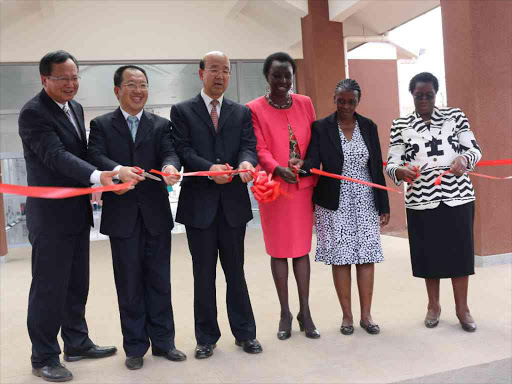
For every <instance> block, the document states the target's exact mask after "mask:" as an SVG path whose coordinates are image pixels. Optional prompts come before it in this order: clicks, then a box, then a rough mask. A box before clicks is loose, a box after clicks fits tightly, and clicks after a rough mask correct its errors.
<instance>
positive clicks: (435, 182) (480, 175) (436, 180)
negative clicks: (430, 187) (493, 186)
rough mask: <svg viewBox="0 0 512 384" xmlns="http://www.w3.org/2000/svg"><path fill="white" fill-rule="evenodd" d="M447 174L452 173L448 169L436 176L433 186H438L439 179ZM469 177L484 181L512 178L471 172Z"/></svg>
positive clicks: (511, 177) (510, 177)
mask: <svg viewBox="0 0 512 384" xmlns="http://www.w3.org/2000/svg"><path fill="white" fill-rule="evenodd" d="M489 165H490V164H489ZM449 173H452V172H451V171H450V170H449V169H448V170H447V171H444V172H443V173H441V174H440V175H439V176H437V177H436V179H435V181H434V185H440V184H441V179H442V178H443V176H444V175H447V174H449ZM471 176H478V177H483V178H485V179H492V180H510V179H512V176H505V177H498V176H489V175H483V174H481V173H476V172H471Z"/></svg>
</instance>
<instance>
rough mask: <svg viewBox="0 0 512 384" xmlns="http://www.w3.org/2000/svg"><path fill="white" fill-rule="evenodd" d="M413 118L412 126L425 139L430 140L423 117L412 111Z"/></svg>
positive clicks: (430, 135) (430, 136)
mask: <svg viewBox="0 0 512 384" xmlns="http://www.w3.org/2000/svg"><path fill="white" fill-rule="evenodd" d="M413 116H414V120H413V121H412V123H411V124H412V128H413V129H414V130H415V131H416V132H418V133H419V134H420V135H421V136H422V137H423V138H424V139H425V140H427V141H431V140H432V134H431V133H430V129H428V127H427V125H426V124H425V123H424V121H423V119H422V118H421V116H420V115H418V113H416V112H414V113H413Z"/></svg>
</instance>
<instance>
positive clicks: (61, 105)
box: [52, 99, 69, 110]
mask: <svg viewBox="0 0 512 384" xmlns="http://www.w3.org/2000/svg"><path fill="white" fill-rule="evenodd" d="M52 100H53V99H52ZM53 101H55V100H53ZM55 104H57V105H58V106H59V108H60V109H62V110H64V106H66V105H67V106H68V108H69V105H68V102H67V101H66V102H65V103H64V104H61V103H59V102H58V101H55Z"/></svg>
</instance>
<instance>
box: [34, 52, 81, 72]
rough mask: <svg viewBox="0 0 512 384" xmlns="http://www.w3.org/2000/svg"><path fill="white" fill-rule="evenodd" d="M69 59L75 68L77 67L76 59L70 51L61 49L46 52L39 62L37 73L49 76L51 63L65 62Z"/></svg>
mask: <svg viewBox="0 0 512 384" xmlns="http://www.w3.org/2000/svg"><path fill="white" fill-rule="evenodd" d="M69 59H71V60H73V63H75V65H76V68H77V69H79V67H78V61H76V59H75V57H74V56H73V55H72V54H71V53H69V52H66V51H62V50H59V51H53V52H50V53H47V54H46V55H44V56H43V58H42V59H41V61H40V62H39V74H40V75H41V76H51V74H52V66H53V64H61V63H65V62H66V61H68V60H69Z"/></svg>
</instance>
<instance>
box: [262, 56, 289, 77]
mask: <svg viewBox="0 0 512 384" xmlns="http://www.w3.org/2000/svg"><path fill="white" fill-rule="evenodd" d="M274 61H279V62H280V63H285V62H288V63H290V65H291V66H292V70H293V74H294V75H295V72H296V71H297V63H295V60H293V59H292V57H291V56H290V55H289V54H287V53H285V52H276V53H273V54H271V55H270V56H268V57H267V58H266V59H265V62H264V63H263V75H264V76H265V79H266V78H267V77H268V73H269V72H270V67H271V66H272V63H273V62H274Z"/></svg>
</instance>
